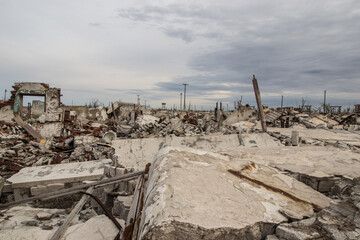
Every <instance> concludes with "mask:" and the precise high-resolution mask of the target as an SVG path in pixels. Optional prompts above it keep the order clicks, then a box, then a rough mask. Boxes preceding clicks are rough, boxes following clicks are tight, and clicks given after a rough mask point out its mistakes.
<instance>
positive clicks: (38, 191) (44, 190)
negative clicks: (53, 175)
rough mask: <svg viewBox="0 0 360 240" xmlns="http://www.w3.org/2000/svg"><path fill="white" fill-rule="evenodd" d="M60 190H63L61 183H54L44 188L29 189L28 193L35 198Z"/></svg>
mask: <svg viewBox="0 0 360 240" xmlns="http://www.w3.org/2000/svg"><path fill="white" fill-rule="evenodd" d="M61 189H64V184H63V183H55V184H49V185H46V186H38V187H31V188H30V193H31V195H32V196H36V195H40V194H43V193H50V192H56V191H59V190H61Z"/></svg>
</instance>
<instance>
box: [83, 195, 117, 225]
mask: <svg viewBox="0 0 360 240" xmlns="http://www.w3.org/2000/svg"><path fill="white" fill-rule="evenodd" d="M81 193H83V194H86V195H88V196H90V197H92V198H93V199H94V200H95V201H96V202H97V203H98V204H99V206H100V207H101V208H102V209H103V210H104V212H105V214H106V216H108V218H110V220H111V221H112V222H113V223H114V224H115V226H116V227H117V228H118V229H119V231H121V230H122V227H121V225H120V223H119V222H118V221H117V220H116V218H115V217H114V215H112V213H111V212H110V211H109V209H107V207H106V206H105V205H104V204H103V203H102V202H101V201H100V199H99V198H98V197H97V196H95V195H93V194H91V193H89V192H81Z"/></svg>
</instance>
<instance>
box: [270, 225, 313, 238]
mask: <svg viewBox="0 0 360 240" xmlns="http://www.w3.org/2000/svg"><path fill="white" fill-rule="evenodd" d="M276 236H277V237H278V238H280V239H292V240H307V239H314V238H318V237H320V234H319V233H318V232H316V231H315V230H313V229H311V228H308V229H304V228H296V227H295V228H293V227H291V225H289V224H281V225H279V226H278V227H277V228H276Z"/></svg>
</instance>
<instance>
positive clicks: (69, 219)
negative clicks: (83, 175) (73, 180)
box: [51, 187, 94, 240]
mask: <svg viewBox="0 0 360 240" xmlns="http://www.w3.org/2000/svg"><path fill="white" fill-rule="evenodd" d="M93 190H94V187H89V188H88V190H86V192H87V193H92V192H93ZM89 197H90V196H88V195H86V194H84V195H83V196H82V197H81V199H80V200H79V201H78V203H77V204H76V206H75V207H74V209H73V210H72V211H71V213H70V214H69V215H68V216H67V218H66V220H65V222H64V223H63V224H62V225H61V227H59V228H58V229H57V230H56V232H55V233H54V235H53V236H52V238H51V240H59V239H61V237H62V236H63V235H64V234H65V232H66V230H67V229H68V228H69V226H70V224H71V222H72V220H73V219H74V217H75V216H76V215H77V214H79V212H80V210H81V209H82V207H83V206H84V204H85V203H86V201H87V200H88V199H89Z"/></svg>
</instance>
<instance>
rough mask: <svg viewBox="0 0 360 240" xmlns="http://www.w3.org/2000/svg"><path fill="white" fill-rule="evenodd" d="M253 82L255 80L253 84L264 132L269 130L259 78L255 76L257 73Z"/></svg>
mask: <svg viewBox="0 0 360 240" xmlns="http://www.w3.org/2000/svg"><path fill="white" fill-rule="evenodd" d="M252 82H253V86H254V92H255V98H256V103H257V106H258V111H259V115H260V121H261V128H262V131H263V132H267V128H266V122H265V114H264V109H263V106H262V102H261V96H260V90H259V86H258V83H257V79H256V78H255V75H253V80H252Z"/></svg>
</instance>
